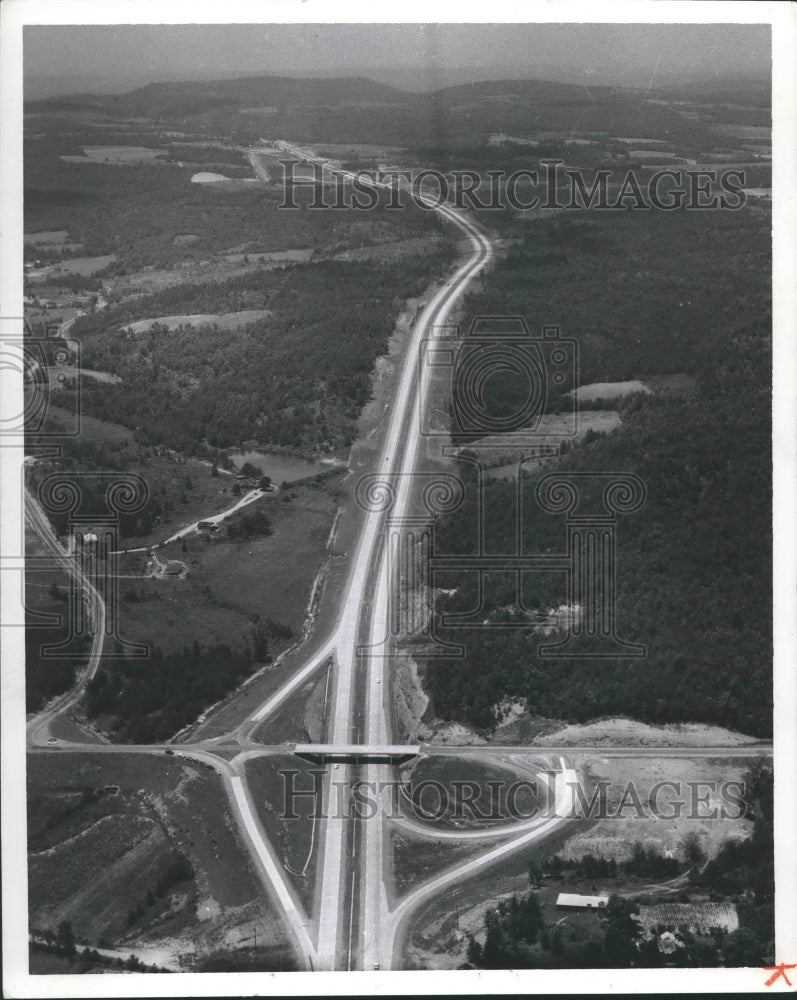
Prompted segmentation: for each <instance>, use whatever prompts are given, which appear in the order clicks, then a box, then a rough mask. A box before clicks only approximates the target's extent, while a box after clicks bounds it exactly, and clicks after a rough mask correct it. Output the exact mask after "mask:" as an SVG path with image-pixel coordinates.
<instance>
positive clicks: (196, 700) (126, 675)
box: [84, 642, 255, 743]
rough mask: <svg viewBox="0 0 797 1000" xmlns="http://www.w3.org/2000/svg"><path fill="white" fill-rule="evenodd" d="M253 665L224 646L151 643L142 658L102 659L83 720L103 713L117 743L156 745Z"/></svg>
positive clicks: (241, 655)
mask: <svg viewBox="0 0 797 1000" xmlns="http://www.w3.org/2000/svg"><path fill="white" fill-rule="evenodd" d="M254 669H255V666H254V664H253V662H252V658H251V657H250V656H249V655H248V654H246V653H243V652H238V651H236V650H233V649H230V647H229V646H225V645H215V646H211V647H209V648H200V646H199V643H197V642H194V644H193V646H192V647H186V648H185V649H184V650H183V651H182V652H181V653H164V652H163V651H162V650H161V649H159V648H157V647H155V648H154V649H152V650H150V655H149V657H148V658H147V659H146V660H111V661H106V662H105V663H104V664H103V666H102V667H101V668H100V670H99V671H98V672H97V675H96V677H94V678H93V679H92V680H91V681H90V682H89V685H88V687H87V689H86V697H85V702H84V704H85V709H86V715H87V716H88V718H89V719H96V718H97V717H98V716H103V717H104V720H105V725H106V726H107V728H109V729H110V730H111V731H112V732H113V734H114V736H115V737H116V738H117V739H118V740H119V741H120V742H128V743H157V742H158V741H160V740H165V739H167V738H168V737H171V736H173V735H174V734H175V733H176V732H177V731H178V730H180V729H182V728H183V727H184V726H185V725H187V724H188V723H189V722H193V721H194V719H196V717H197V716H198V715H199V714H200V713H201V712H202V711H203V710H204V709H206V708H207V707H208V706H209V705H211V704H213V703H214V702H216V701H218V700H219V699H220V698H222V697H223V696H224V695H225V694H227V692H229V691H231V690H232V689H233V688H234V687H235V686H236V685H237V684H239V683H240V682H241V681H242V680H243V679H244V677H246V676H247V675H248V674H250V673H251V672H252V671H253V670H254Z"/></svg>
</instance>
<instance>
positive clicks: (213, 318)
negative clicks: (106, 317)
mask: <svg viewBox="0 0 797 1000" xmlns="http://www.w3.org/2000/svg"><path fill="white" fill-rule="evenodd" d="M270 315H271V311H270V310H269V309H241V310H240V311H239V312H233V313H197V314H196V315H187V316H156V317H154V318H153V319H139V320H136V321H135V322H134V323H130V324H128V325H127V326H125V327H123V329H124V330H126V331H127V332H128V333H143V332H144V331H146V330H151V329H152V327H153V326H154V325H155V324H156V323H157V324H158V326H165V327H168V329H169V330H177V329H178V328H179V327H181V326H188V327H203V326H217V327H219V329H221V330H237V329H238V328H239V327H242V326H246V324H247V323H253V322H254V321H255V320H258V319H265V317H267V316H270Z"/></svg>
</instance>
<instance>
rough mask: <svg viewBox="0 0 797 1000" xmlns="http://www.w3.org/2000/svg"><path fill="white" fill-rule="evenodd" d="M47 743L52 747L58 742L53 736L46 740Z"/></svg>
mask: <svg viewBox="0 0 797 1000" xmlns="http://www.w3.org/2000/svg"><path fill="white" fill-rule="evenodd" d="M47 742H48V743H49V744H50V746H52V745H53V744H54V743H57V742H58V740H57V739H56V738H55V737H54V736H51V737H50V738H49V740H47Z"/></svg>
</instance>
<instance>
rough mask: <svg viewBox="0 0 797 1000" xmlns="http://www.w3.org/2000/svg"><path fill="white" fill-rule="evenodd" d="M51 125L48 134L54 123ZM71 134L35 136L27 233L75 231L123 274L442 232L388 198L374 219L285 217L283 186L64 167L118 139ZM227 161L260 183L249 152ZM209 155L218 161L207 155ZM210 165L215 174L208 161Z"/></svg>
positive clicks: (173, 166)
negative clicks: (231, 253)
mask: <svg viewBox="0 0 797 1000" xmlns="http://www.w3.org/2000/svg"><path fill="white" fill-rule="evenodd" d="M43 127H44V128H47V127H48V124H47V122H46V121H45V123H44V126H43ZM64 127H65V124H64V122H63V121H56V122H55V123H54V124H53V126H52V128H53V131H52V132H48V133H45V135H44V137H43V138H41V139H26V142H25V174H24V177H25V191H24V198H25V201H24V208H25V219H24V226H25V232H26V233H34V232H37V231H42V230H54V229H66V230H67V231H68V234H69V239H70V241H72V242H75V243H80V244H82V245H83V246H84V248H85V251H84V252H85V254H87V255H89V256H96V255H101V254H116V255H117V257H118V259H119V262H120V265H121V268H122V269H123V271H124V270H126V271H128V272H129V271H136V270H138V269H140V268H143V267H149V266H155V267H170V266H173V265H175V264H178V263H180V262H183V261H186V260H192V259H203V258H206V257H207V256H208V255H209V254H211V253H214V252H219V251H222V250H233V249H235V248H240V247H246V248H248V250H249V252H263V253H265V252H271V251H279V250H291V249H301V248H316V249H322V248H327V247H330V246H333V245H337V246H339V247H341V248H345V247H346V246H356V247H359V246H360V245H361V244H362V243H366V244H369V243H371V242H382V241H383V240H384V239H400V238H402V237H406V236H421V235H430V234H431V235H439V234H440V233H441V231H442V230H441V224H440V222H439V221H438V218H437V216H436V215H435V214H434V213H432V212H424V211H421V210H420V209H412V208H408V209H407V210H406V211H402V212H395V211H393V212H391V211H388V210H387V209H386V207H385V205H386V203H387V200H388V195H385V196H384V197H383V198H382V203H381V205H379V206H377V207H376V208H374V209H373V210H371V211H369V212H367V213H366V212H356V211H354V212H336V211H310V210H303V209H302V210H297V211H285V210H281V209H280V208H279V205H280V203H281V201H282V191H281V187H280V185H278V184H275V185H269V186H266V185H264V184H256V183H252V184H242V183H240V182H238V183H235V184H192V183H191V177H192V175H193V174H194V173H195V172H196V169H197V165H196V164H195V165H194V166H191V165H187V166H182V167H181V166H178V164H177V162H176V161H175V160H164V161H163V162H161V163H153V162H138V163H134V164H128V165H125V166H113V165H107V164H103V163H95V162H91V161H88V160H87V161H86V162H85V163H70V162H63V161H62V160H60V159H59V156H60V155H74V154H76V153H80V152H81V151H82V149H83V146H84V145H104V144H106V143H108V142H110V141H112V136H110V135H108V133H107V132H106V130H101V129H94V130H92V129H89V128H87V127H86V126H78V125H77V124H76V123H72V130H71V131H70V132H68V133H67V134H61V133H60V132H58V131H57V129H59V128H64ZM131 141H138V142H141V143H145V142H146V137H142V138H141V139H138V138H137V137H136V138H135V140H131V137H130V136H129V135H128V136H127V137H126V138H125V140H124V144H130V143H131ZM153 148H160V149H161V150H162V152H163V154H164V156H166V155H167V154H168V153H170V151H171V149H172V147H171V146H168V145H166V144H165V143H164V142H163V140H160V143H158V141H157V140H155V139H153ZM218 154H219V156H218V159H219V163H218V164H217V167H218V171H219V172H220V173H222V174H224V175H225V176H226V175H228V174H225V171H226V170H227V164H226V160H227V158H228V157H231V156H233V155H237V157H238V166H236V167H235V168H234V170H233V171H232V172H233V173H235V175H236V176H239V175H243V176H248V177H250V178H253V179H254V177H255V174H254V170H253V169H252V168H251V167H250V166H249V164H248V161H247V160H246V159H245V157H244V156H243V155H242V154H235V153H234V152H233V151H230V150H224V149H219V150H218ZM200 155H205V156H207V155H209V154H208V153H207V152H206V151H205V150H202V149H200ZM178 159H179V157H178ZM230 166H231V167H232V166H233V165H232V164H230ZM202 168H204V169H207V164H206V163H205V164H203V165H202ZM200 169H201V168H200ZM296 197H297V201H298V203H299V204H303V203H307V202H308V201H309V200H310V198H311V194H310V193H308V191H307V190H306V189H301V190H300V192H299V193H298V194H297V196H296ZM384 230H387V232H386V233H385V232H384ZM185 234H190V235H195V236H196V237H197V240H196V241H194V242H192V243H191V244H190V245H187V244H186V243H185V242H183V241H180V240H178V239H177V237H179V236H181V235H185ZM81 287H82V286H81Z"/></svg>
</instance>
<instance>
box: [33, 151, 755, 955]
mask: <svg viewBox="0 0 797 1000" xmlns="http://www.w3.org/2000/svg"><path fill="white" fill-rule="evenodd" d="M299 155H301V156H303V157H304V156H306V155H307V154H306V152H305V151H301V152H300V153H299ZM256 159H257V158H256V157H252V161H253V164H254V165H255V167H256V168H257V164H256ZM318 162H323V161H321V160H319V161H318ZM327 169H328V168H327ZM338 172H340V173H346V172H345V171H338ZM350 176H351V175H350ZM377 186H382V187H387V186H388V185H377ZM436 210H437V211H438V213H439V214H440V215H442V216H443V217H444V218H445V219H447V220H448V221H449V222H450V223H452V224H453V225H455V226H456V227H457V228H458V229H459V230H460V231H461V232H462V233H463V235H465V236H466V237H467V239H468V241H469V242H470V245H471V250H472V252H471V254H470V256H469V257H468V259H467V261H466V262H465V263H464V264H463V265H462V266H461V267H459V269H458V270H457V271H456V272H455V274H454V275H453V276H452V277H450V278H449V279H448V280H447V281H445V282H444V283H443V284H442V286H441V287H440V288H439V289H438V290H437V292H436V293H435V295H434V296H433V297H432V299H431V300H430V301H429V303H428V304H427V306H426V307H425V308H424V310H423V312H422V313H421V314H420V315H419V316H418V318H417V320H416V324H415V328H414V331H413V336H412V341H411V343H410V345H409V347H408V349H407V354H406V358H405V362H404V369H403V373H402V377H401V381H400V383H399V386H398V390H397V393H396V397H395V399H394V401H393V404H392V408H391V410H390V414H389V418H388V425H387V428H386V437H385V441H384V445H383V449H382V452H381V454H380V458H379V462H378V466H377V469H378V471H382V472H385V473H389V474H391V475H392V474H400V475H398V476H397V479H395V480H394V481H395V483H396V496H395V501H394V504H393V507H392V510H391V516H394V517H401V516H402V515H403V514H405V513H406V512H407V510H408V506H409V503H410V502H411V499H412V498H411V492H410V490H411V476H410V475H408V474H409V473H411V472H413V471H414V469H415V465H416V462H417V457H418V449H419V445H420V441H421V436H420V434H419V431H418V429H419V427H420V416H421V413H422V407H423V406H424V403H425V398H426V395H427V392H428V388H429V375H427V374H426V373H424V375H423V376H422V377H421V378H420V379H418V378H417V372H418V364H417V358H418V352H419V350H420V346H421V343H422V341H423V340H424V339H428V338H430V337H431V336H432V335H433V331H434V328H435V327H436V326H440V325H443V324H445V323H446V321H447V318H448V316H449V315H450V313H451V310H452V308H453V306H454V305H455V303H456V301H457V300H458V299H459V298H460V297H461V295H462V294H463V293H464V292H465V290H466V289H467V288H468V285H469V284H470V283H471V282H472V281H473V279H474V278H475V277H476V276H477V275H478V273H479V272H480V271H481V270H482V269H483V268H484V267H485V265H486V264H488V263H489V261H490V260H491V258H492V254H493V250H492V246H491V244H490V242H489V240H488V239H487V238H486V237H485V236H484V234H483V233H482V232H481V231H480V230H479V229H478V228H477V227H476V225H475V224H474V223H473V222H472V221H471V220H470V219H469V218H468V217H467V216H466V215H464V214H463V213H461V212H455V211H454V210H452V209H450V208H449V207H448V206H440V207H437V208H436ZM26 511H27V513H28V516H29V518H30V521H31V523H32V525H33V526H34V528H35V530H36V531H37V533H38V534H39V536H40V537H41V538H42V540H43V541H44V542H45V544H46V545H47V546H48V548H49V549H50V550H51V552H52V553H53V555H54V557H55V558H56V560H57V561H58V562H59V564H60V565H62V566H63V567H64V569H65V570H66V571H67V572H68V573H70V575H71V576H72V577H73V578H75V579H76V580H77V582H78V584H79V586H81V587H82V588H83V590H84V592H85V594H86V599H87V605H88V608H89V611H90V616H91V621H92V626H93V629H94V643H93V645H92V650H91V653H90V655H89V661H88V668H87V670H86V671H85V672H84V674H83V676H82V678H81V680H80V682H79V683H78V685H76V687H75V688H74V689H73V690H72V691H71V692H69V694H68V695H65V696H63V697H62V698H61V699H58V700H57V701H56V702H55V703H54V704H53V705H51V706H49V707H48V709H47V710H46V712H45V713H43V714H42V715H39V716H37V717H35V718H34V719H32V720H31V722H30V723H29V726H28V741H29V743H30V744H31V749H32V750H33V751H34V752H37V753H42V752H58V753H64V752H67V753H69V752H81V753H85V752H90V753H141V752H143V753H155V754H162V753H164V752H166V751H167V750H173V752H174V754H175V755H176V756H177V755H180V756H185V757H189V758H192V759H196V760H198V761H201V762H204V763H206V764H210V765H211V766H212V767H214V768H215V769H216V771H217V772H218V773H219V775H220V776H221V778H222V782H223V785H224V788H225V791H226V794H227V795H228V798H229V800H230V803H231V807H232V810H233V815H234V817H235V819H236V821H237V823H238V824H239V827H240V829H241V831H242V832H243V833H244V834H245V838H244V839H245V842H246V843H247V846H248V849H249V851H250V854H251V856H252V859H253V861H254V863H255V867H256V870H257V872H258V874H259V877H260V878H261V880H262V882H263V885H264V887H265V889H266V890H267V892H268V893H269V895H270V896H271V898H272V899H273V901H274V902H275V903H276V904H277V905H278V906H279V908H280V910H281V911H282V912H283V913H284V915H285V920H286V925H287V927H288V929H289V930H290V932H291V934H292V936H293V939H294V942H295V945H296V948H297V951H298V953H299V955H300V956H301V958H302V959H303V960H304V964H305V966H306V967H307V968H312V969H341V968H343V969H345V968H349V967H351V965H352V964H354V965H357V966H359V967H360V968H365V969H369V968H374V967H380V968H390V967H393V966H394V965H395V964H397V963H398V962H399V961H400V949H401V940H402V935H403V933H404V931H405V929H406V926H407V923H408V920H409V917H410V915H411V913H412V912H413V911H414V909H415V908H416V907H417V906H418V905H420V904H421V903H422V902H424V901H426V900H427V899H429V898H431V897H432V896H433V895H435V894H436V893H439V892H441V891H443V890H444V889H446V888H447V887H448V886H450V885H452V884H454V883H455V882H460V881H461V880H462V879H464V878H467V877H469V876H470V875H473V874H476V873H477V872H479V871H481V870H483V869H484V868H486V867H487V866H489V865H491V864H494V863H495V862H497V861H499V860H500V859H501V858H502V857H504V856H505V855H507V854H509V853H511V852H513V851H516V850H520V849H522V848H524V847H526V846H527V845H528V844H529V843H531V842H532V841H534V840H536V839H538V838H540V837H542V836H545V835H546V834H547V833H549V832H550V831H551V830H552V829H554V828H555V826H556V825H558V824H559V823H561V822H563V817H564V815H565V813H564V811H562V810H560V809H559V808H558V807H557V809H556V810H555V811H556V813H557V814H556V815H554V816H546V817H538V818H536V819H534V820H531V821H525V822H520V823H517V824H513V825H512V826H511V827H505V828H503V829H502V830H501V831H500V837H501V838H506V840H505V842H504V843H502V844H500V845H499V846H497V847H495V848H492V849H491V850H489V851H487V852H485V853H483V854H481V855H479V856H478V857H476V858H472V859H470V860H468V861H465V862H463V863H461V864H458V865H456V866H454V867H453V868H451V869H449V870H448V871H445V872H442V873H441V874H440V875H438V876H436V877H434V878H433V879H431V880H429V881H428V882H426V883H425V884H424V885H422V886H420V887H419V888H417V889H415V890H414V891H413V892H411V893H409V894H408V895H407V896H405V897H404V898H403V899H402V900H401V902H400V903H399V904H398V905H396V906H394V908H393V909H392V910H391V908H390V904H389V897H388V889H387V886H386V885H385V882H384V877H385V873H386V871H389V868H390V858H389V857H386V856H385V851H384V844H385V842H386V836H387V831H386V828H385V818H386V815H387V814H388V812H389V809H388V807H389V805H390V803H389V802H388V801H387V800H386V799H385V800H383V801H382V802H381V803H380V808H379V809H378V811H377V814H376V816H375V817H374V818H373V819H370V820H368V821H365V822H362V823H358V824H351V823H349V822H347V821H346V820H344V819H343V818H332V819H328V820H325V821H322V822H323V834H322V839H321V843H320V848H319V851H320V854H319V862H318V871H319V872H320V892H319V903H318V907H317V913H316V914H315V918H314V919H311V918H310V917H309V916H308V914H307V913H306V912H305V911H304V909H303V907H302V905H301V903H300V902H299V901H298V899H297V896H296V893H295V890H294V889H293V886H292V885H291V883H290V881H289V879H288V878H287V876H286V874H285V871H284V868H283V865H282V863H281V860H280V858H279V855H278V854H277V852H275V851H274V849H273V847H272V846H271V844H270V843H269V841H268V838H267V837H266V835H265V833H264V831H263V829H262V826H261V824H260V822H259V820H258V818H257V814H256V811H255V810H254V808H253V806H252V802H251V799H250V796H249V792H248V789H247V786H246V781H245V773H244V772H243V770H242V769H241V767H240V765H241V764H243V763H244V762H245V760H247V759H249V758H250V757H254V756H267V755H279V754H290V753H292V752H293V750H294V746H293V745H277V746H264V745H256V744H253V743H252V741H251V734H252V733H253V732H254V730H255V729H256V728H257V727H258V726H259V725H260V724H261V723H262V721H263V720H264V719H266V718H268V717H269V716H271V715H272V714H273V713H274V712H275V711H276V710H277V709H278V708H279V707H280V706H281V705H282V704H284V702H285V701H286V700H287V699H288V698H289V697H290V695H291V694H293V693H294V692H295V691H296V690H297V689H298V688H299V687H300V686H301V685H302V684H303V683H304V682H305V681H306V680H307V679H308V678H309V677H310V676H311V675H312V674H313V673H314V672H315V671H317V670H318V669H319V668H320V667H321V666H322V665H323V664H324V663H327V662H329V660H330V659H332V660H333V662H334V666H335V670H334V690H333V693H332V706H333V708H332V712H331V713H330V718H331V732H330V733H329V734H328V740H329V743H330V744H333V745H335V746H336V747H337V748H339V752H341V751H344V752H345V750H348V749H349V748H351V747H352V744H360V743H364V744H366V745H371V746H378V747H382V748H386V747H387V746H388V745H389V744H390V726H389V721H388V719H389V715H388V713H387V712H386V705H385V698H386V697H387V688H388V684H386V681H387V676H386V669H385V668H386V664H387V663H388V662H390V661H389V660H387V659H384V658H382V657H376V656H374V657H367V658H366V660H365V663H364V668H365V669H364V671H361V670H359V669H358V668H359V667H360V666H361V663H360V658H358V656H357V648H358V645H359V643H360V642H361V641H362V640H365V642H366V643H367V644H369V645H379V644H380V643H381V642H382V640H383V638H384V636H385V635H387V634H388V628H387V622H388V614H389V602H390V582H389V572H388V563H387V555H386V553H385V552H383V551H382V550H381V549H380V546H379V540H380V536H381V534H382V529H383V526H384V517H385V515H384V513H382V512H381V511H371V512H369V513H367V514H366V516H365V519H364V522H363V527H362V531H361V533H360V538H359V542H358V546H357V550H356V554H355V557H354V559H353V561H352V564H351V568H350V573H349V579H348V581H347V586H346V591H345V596H344V599H343V601H342V603H341V612H340V617H339V619H338V623H337V625H336V627H335V628H334V630H333V632H332V634H331V635H330V636H329V637H328V638H327V639H326V640H325V641H324V642H322V643H321V645H320V646H319V647H318V649H317V651H316V652H315V653H314V654H313V656H312V657H311V658H310V659H309V660H308V661H307V662H306V663H305V664H304V665H303V666H302V667H301V669H299V670H298V671H297V672H296V673H295V674H294V675H293V676H292V677H291V678H290V679H289V680H288V681H287V682H286V683H285V684H284V685H283V686H282V687H281V688H279V690H277V691H276V692H274V693H273V694H272V695H271V696H270V697H269V698H268V699H267V700H266V701H265V702H264V703H263V704H262V705H261V706H259V708H258V709H257V710H256V711H255V712H254V713H252V714H251V715H250V716H249V718H248V719H246V720H245V721H244V722H243V723H242V724H241V725H240V726H239V727H238V728H237V729H236V730H235V731H234V732H233V733H231V734H228V735H227V736H224V737H218V738H216V739H213V740H207V741H204V742H201V743H197V744H179V745H174V746H173V747H171V746H169V745H168V744H161V745H157V746H155V745H145V746H140V745H136V746H122V745H113V744H91V745H80V744H75V743H60V744H58V745H57V746H46V745H45V746H42V745H41V744H42V743H43V742H45V741H46V739H47V738H48V736H49V724H50V722H51V721H52V720H53V719H54V718H55V717H56V716H57V715H59V714H61V713H63V712H64V711H66V710H67V709H68V708H69V707H70V706H71V705H73V704H74V703H75V702H76V701H77V700H78V699H79V698H80V696H81V695H82V693H83V691H84V689H85V686H86V684H87V683H88V681H89V680H90V679H91V677H93V676H94V673H95V672H96V670H97V667H98V665H99V661H100V658H101V655H102V644H103V637H104V632H105V607H104V604H103V602H102V599H101V598H100V595H99V594H98V593H97V592H96V590H95V589H94V588H93V587H92V585H91V583H90V581H88V580H87V579H86V578H85V576H83V574H82V573H81V572H80V570H79V568H78V567H77V566H76V565H75V564H74V563H73V562H72V560H71V559H69V557H68V556H67V555H66V553H64V551H63V549H62V548H61V547H60V545H59V544H58V542H57V539H56V538H55V536H54V534H53V532H52V529H51V527H50V525H49V523H48V522H47V519H46V518H45V517H44V515H43V514H42V512H41V510H40V508H39V507H38V505H37V504H36V503H35V501H33V499H32V498H30V497H26ZM366 608H370V616H369V618H368V620H367V621H366V620H365V609H366ZM360 676H362V678H363V681H364V690H362V691H360V690H359V689H358V685H359V684H360V683H361V682H360V681H358V678H359V677H360ZM363 703H364V704H365V707H366V711H365V716H364V723H363V728H364V732H362V733H358V732H357V731H356V728H357V727H356V726H355V724H354V717H353V708H354V706H355V705H361V704H363ZM304 749H310V748H309V747H306V748H304ZM320 749H321V747H319V750H320ZM419 749H420V751H421V753H423V754H434V755H438V754H443V755H457V756H474V757H487V756H491V755H493V756H495V755H499V756H502V757H507V756H511V755H517V754H523V755H526V756H528V755H539V754H549V755H550V754H551V753H563V752H566V753H567V755H568V757H573V756H580V755H585V756H589V755H597V756H601V757H610V756H657V757H658V756H668V757H699V756H700V757H744V756H753V755H761V754H767V753H771V747H766V746H764V745H752V746H741V747H711V748H698V747H696V748H688V747H641V748H637V747H603V746H597V747H586V746H583V747H566V748H565V747H562V748H559V747H545V746H533V747H529V746H520V747H517V746H497V745H489V746H473V747H454V746H434V747H432V746H423V747H421V748H419ZM236 750H237V751H238V752H237V754H236V753H235V751H236ZM224 751H226V752H227V755H230V753H232V754H233V756H232V759H231V760H227V759H226V758H225V757H224V756H221V755H220V754H222V753H223V752H224ZM560 762H561V764H560V767H561V769H560V771H559V772H558V773H557V776H556V779H555V780H556V801H557V803H559V802H560V799H561V797H562V796H563V795H565V794H567V789H568V785H569V784H572V783H577V782H578V775H577V773H576V771H575V770H573V769H572V768H570V767H567V765H566V763H565V761H564V759H563V758H560ZM357 766H358V765H357V761H356V759H354V760H353V761H352V762H351V763H347V762H345V761H344V762H343V763H341V764H340V766H339V769H338V770H336V771H335V779H336V781H340V782H346V781H351V780H353V778H354V776H355V775H354V768H355V767H357ZM330 773H331V772H330ZM365 779H366V780H367V781H369V782H375V783H376V782H385V783H386V784H390V782H391V781H393V780H394V779H395V771H394V765H393V764H391V763H369V764H367V765H366V766H365ZM375 787H378V786H375ZM330 788H331V782H328V783H327V784H326V786H325V789H324V795H325V799H326V801H325V805H327V804H328V799H329V795H330ZM387 794H389V793H387V792H386V793H385V795H387ZM568 801H569V799H568ZM325 811H329V810H325ZM560 813H561V814H560ZM448 834H449V836H447V839H451V838H457V839H462V838H465V839H468V838H470V837H472V836H473V834H472V831H459V832H457V831H449V832H448ZM484 835H485V834H484V833H480V834H479V836H484ZM495 835H496V833H493V832H491V833H490V834H488V836H495ZM358 851H359V855H358V853H357V852H358Z"/></svg>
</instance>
